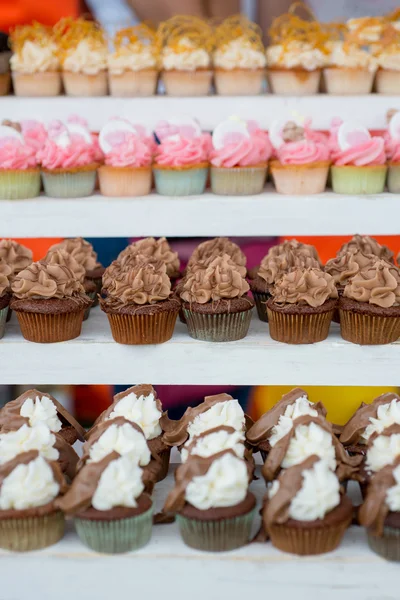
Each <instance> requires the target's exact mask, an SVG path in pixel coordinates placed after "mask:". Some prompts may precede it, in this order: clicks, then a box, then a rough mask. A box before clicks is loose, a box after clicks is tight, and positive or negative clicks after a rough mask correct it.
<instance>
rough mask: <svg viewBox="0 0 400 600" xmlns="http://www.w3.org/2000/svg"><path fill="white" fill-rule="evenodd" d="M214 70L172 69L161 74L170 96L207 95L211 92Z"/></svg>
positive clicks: (166, 91)
mask: <svg viewBox="0 0 400 600" xmlns="http://www.w3.org/2000/svg"><path fill="white" fill-rule="evenodd" d="M212 76H213V72H212V71H211V70H208V69H197V70H195V71H178V70H177V69H171V70H170V71H163V72H162V74H161V78H162V81H163V83H164V86H165V93H166V94H167V95H168V96H207V95H208V94H209V93H210V88H211V81H212Z"/></svg>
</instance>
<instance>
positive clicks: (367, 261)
mask: <svg viewBox="0 0 400 600" xmlns="http://www.w3.org/2000/svg"><path fill="white" fill-rule="evenodd" d="M375 262H376V256H375V255H374V254H364V253H363V252H362V251H361V250H356V249H354V248H351V249H350V250H348V251H347V252H345V253H343V254H339V255H338V256H336V258H331V259H330V260H328V262H327V263H326V265H325V272H326V273H329V275H332V277H333V279H334V280H335V284H336V287H337V290H338V292H339V296H342V295H343V292H344V288H345V287H346V285H347V284H348V283H349V281H350V280H351V279H352V277H354V276H355V275H357V274H358V273H359V272H360V271H362V270H363V269H366V268H367V267H370V266H372V265H373V264H374V263H375Z"/></svg>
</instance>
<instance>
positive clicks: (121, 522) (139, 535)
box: [74, 508, 153, 554]
mask: <svg viewBox="0 0 400 600" xmlns="http://www.w3.org/2000/svg"><path fill="white" fill-rule="evenodd" d="M74 523H75V528H76V532H77V534H78V536H79V539H80V540H81V542H82V543H83V544H85V546H88V548H91V549H92V550H95V552H103V553H105V554H120V553H122V552H131V551H132V550H139V548H143V546H145V545H146V544H148V543H149V541H150V538H151V532H152V528H153V508H150V509H149V510H147V511H146V512H144V513H142V514H140V515H137V516H135V517H130V518H127V519H117V520H113V521H94V520H91V519H79V518H78V517H75V519H74Z"/></svg>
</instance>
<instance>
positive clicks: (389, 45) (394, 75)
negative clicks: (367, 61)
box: [376, 24, 400, 95]
mask: <svg viewBox="0 0 400 600" xmlns="http://www.w3.org/2000/svg"><path fill="white" fill-rule="evenodd" d="M376 62H377V65H378V71H377V73H376V91H377V92H378V94H388V95H390V94H392V95H397V94H399V93H400V31H399V29H397V28H396V27H395V26H394V24H390V25H386V26H385V27H384V28H383V30H382V36H381V39H380V41H379V45H378V49H377V51H376Z"/></svg>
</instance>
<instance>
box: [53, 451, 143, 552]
mask: <svg viewBox="0 0 400 600" xmlns="http://www.w3.org/2000/svg"><path fill="white" fill-rule="evenodd" d="M144 490H145V484H144V483H143V470H142V469H141V467H140V466H139V465H138V463H137V460H136V459H135V457H132V456H130V455H129V454H125V455H124V456H121V455H120V454H118V452H112V453H111V454H108V455H107V456H105V457H104V458H103V459H102V460H100V461H99V462H88V463H86V464H85V465H84V466H83V467H82V469H81V470H80V471H79V472H78V473H77V474H76V476H75V479H74V480H73V482H72V485H71V487H70V488H69V490H68V491H67V493H66V494H65V496H63V497H62V498H60V499H59V500H58V501H57V506H58V508H59V509H60V510H62V511H63V512H64V513H65V514H66V515H68V516H73V517H74V523H75V528H76V532H77V534H78V536H79V539H80V540H81V542H82V543H83V544H85V546H88V547H89V548H91V549H92V550H95V551H96V552H104V553H107V554H117V553H122V552H130V551H132V550H138V549H139V548H142V547H143V546H145V545H146V544H147V543H148V542H149V541H150V538H151V530H152V514H153V507H152V501H151V499H150V497H149V495H148V494H147V493H146V492H145V491H144Z"/></svg>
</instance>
